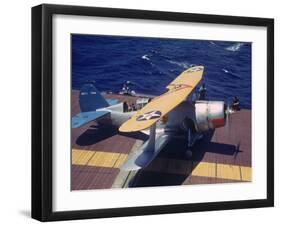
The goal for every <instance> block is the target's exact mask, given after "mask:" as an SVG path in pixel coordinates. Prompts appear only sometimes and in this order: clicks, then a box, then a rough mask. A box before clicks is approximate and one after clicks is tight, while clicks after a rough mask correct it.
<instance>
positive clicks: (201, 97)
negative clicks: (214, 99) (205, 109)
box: [198, 83, 207, 100]
mask: <svg viewBox="0 0 281 226" xmlns="http://www.w3.org/2000/svg"><path fill="white" fill-rule="evenodd" d="M206 92H207V89H206V87H205V83H203V84H202V86H201V87H200V88H199V95H198V100H205V99H206Z"/></svg>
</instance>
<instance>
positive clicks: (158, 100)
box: [119, 66, 204, 132]
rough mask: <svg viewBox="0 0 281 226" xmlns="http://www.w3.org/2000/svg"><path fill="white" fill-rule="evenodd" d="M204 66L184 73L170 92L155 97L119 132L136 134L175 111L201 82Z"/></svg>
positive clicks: (173, 84) (172, 84)
mask: <svg viewBox="0 0 281 226" xmlns="http://www.w3.org/2000/svg"><path fill="white" fill-rule="evenodd" d="M203 70H204V67H203V66H195V67H191V68H189V69H187V70H186V71H184V72H182V73H181V74H180V75H179V76H178V77H177V78H176V79H175V80H174V81H172V82H171V83H170V84H169V85H168V86H167V89H168V92H166V93H164V94H162V95H160V96H158V97H155V98H154V99H153V100H152V101H151V102H149V103H148V104H147V105H146V106H144V107H143V108H142V109H141V110H139V111H138V112H137V113H136V114H135V115H133V116H132V118H131V119H129V120H128V121H126V122H125V123H123V124H122V125H121V127H120V128H119V131H121V132H134V131H140V130H144V129H146V128H148V127H150V126H151V125H153V124H154V123H156V122H157V121H158V120H159V119H160V118H161V117H163V116H164V115H166V114H167V113H168V112H170V111H171V110H173V109H174V108H175V107H176V106H178V105H179V104H180V103H181V102H182V101H184V100H185V99H186V98H187V97H188V95H189V94H190V93H191V92H192V91H193V89H194V88H195V87H196V85H197V84H198V83H199V82H200V81H201V79H202V75H203Z"/></svg>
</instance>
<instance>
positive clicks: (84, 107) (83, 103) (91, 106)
mask: <svg viewBox="0 0 281 226" xmlns="http://www.w3.org/2000/svg"><path fill="white" fill-rule="evenodd" d="M79 103H80V109H81V112H88V111H95V110H96V109H98V108H103V107H108V106H109V104H108V102H107V101H106V100H105V99H104V98H103V97H102V95H101V94H100V93H99V91H98V90H97V89H96V87H95V86H94V85H93V83H87V84H85V85H83V86H82V88H81V90H80V96H79Z"/></svg>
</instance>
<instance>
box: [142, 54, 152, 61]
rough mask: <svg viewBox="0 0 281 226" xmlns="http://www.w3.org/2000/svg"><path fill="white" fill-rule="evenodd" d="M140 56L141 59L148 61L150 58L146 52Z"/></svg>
mask: <svg viewBox="0 0 281 226" xmlns="http://www.w3.org/2000/svg"><path fill="white" fill-rule="evenodd" d="M141 58H142V59H143V60H147V61H150V58H149V57H148V55H147V54H145V55H143V56H142V57H141Z"/></svg>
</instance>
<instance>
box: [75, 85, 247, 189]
mask: <svg viewBox="0 0 281 226" xmlns="http://www.w3.org/2000/svg"><path fill="white" fill-rule="evenodd" d="M78 96H79V92H78V91H76V90H73V91H72V116H74V115H75V114H77V113H79V112H80V107H79V103H78ZM106 98H113V99H118V100H120V101H124V100H126V101H127V102H134V101H135V100H136V97H130V96H121V95H114V94H107V95H106ZM146 139H148V136H146V135H144V134H142V133H126V134H125V133H120V132H118V130H117V129H113V128H111V127H99V128H97V125H96V124H95V122H93V123H89V124H87V125H85V126H82V127H80V128H77V129H72V137H71V142H72V172H71V189H72V190H88V189H106V188H122V187H124V188H125V187H126V188H127V187H145V186H167V185H182V184H184V185H189V184H204V183H207V184H210V183H228V182H247V181H251V177H252V168H251V110H244V109H242V110H241V111H239V112H237V113H235V114H232V115H230V123H229V127H223V128H219V129H216V130H215V131H214V132H210V133H208V134H206V135H205V136H204V138H203V139H202V140H201V141H198V142H197V143H196V144H195V146H194V148H193V150H194V151H193V156H192V158H191V159H190V160H187V159H186V158H185V151H186V145H187V144H186V142H185V141H184V139H177V138H176V139H174V140H172V141H171V142H170V143H169V144H168V145H167V146H166V147H165V148H164V149H163V150H162V151H161V152H160V154H159V155H158V156H157V157H156V158H155V159H154V160H153V161H152V163H151V164H150V165H149V166H148V167H147V168H145V169H142V170H139V171H131V172H126V171H121V170H120V167H121V166H122V164H123V163H124V162H125V161H126V159H127V158H128V156H129V155H130V153H132V152H134V151H135V150H137V148H138V147H139V146H140V145H141V144H142V143H143V142H144V141H145V140H146Z"/></svg>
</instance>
